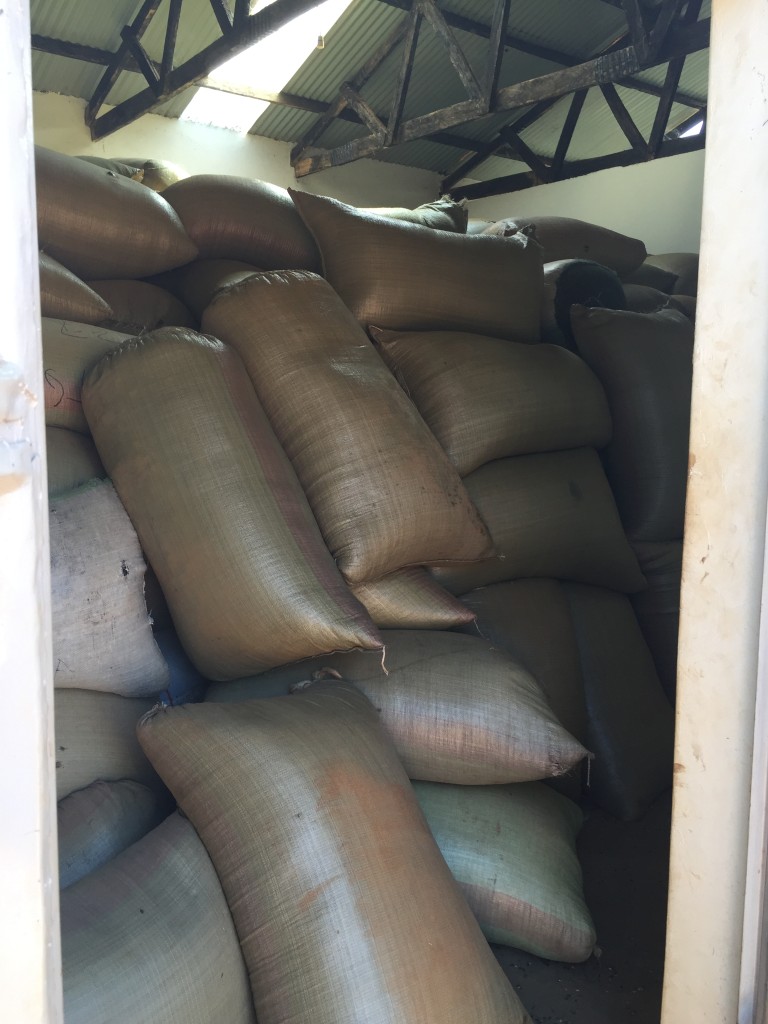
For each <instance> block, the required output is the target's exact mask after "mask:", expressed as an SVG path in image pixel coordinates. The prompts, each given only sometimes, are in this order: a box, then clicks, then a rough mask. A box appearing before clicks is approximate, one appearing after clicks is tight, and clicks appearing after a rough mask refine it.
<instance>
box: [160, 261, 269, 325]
mask: <svg viewBox="0 0 768 1024" xmlns="http://www.w3.org/2000/svg"><path fill="white" fill-rule="evenodd" d="M260 270H261V268H260V267H254V266H253V265H252V264H250V263H243V261H242V260H195V261H194V262H193V263H188V264H187V265H186V266H185V267H178V268H177V269H176V270H170V271H169V272H168V273H167V274H160V275H159V276H158V277H157V278H155V284H158V285H160V286H161V287H162V288H167V289H168V291H170V292H173V294H174V295H175V296H176V298H177V299H180V300H181V302H183V303H184V305H185V306H186V307H187V309H190V310H191V311H192V312H193V313H194V315H195V316H196V317H197V319H198V320H200V319H201V318H202V315H203V313H204V311H205V309H206V307H207V306H209V305H210V303H211V300H212V299H213V296H214V295H215V294H216V292H217V291H218V290H219V289H220V288H226V287H227V286H228V285H230V284H237V282H238V281H242V280H243V278H246V277H249V276H250V275H251V274H258V273H259V272H260Z"/></svg>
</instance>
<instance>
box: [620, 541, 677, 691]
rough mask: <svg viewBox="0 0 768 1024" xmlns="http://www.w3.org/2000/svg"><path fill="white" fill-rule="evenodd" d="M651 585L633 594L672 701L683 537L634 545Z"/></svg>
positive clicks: (645, 633)
mask: <svg viewBox="0 0 768 1024" xmlns="http://www.w3.org/2000/svg"><path fill="white" fill-rule="evenodd" d="M632 547H633V549H634V552H635V554H636V555H637V560H638V562H639V563H640V568H641V569H642V570H643V575H644V576H645V578H646V579H647V580H648V589H647V590H643V591H642V592H641V593H639V594H633V595H632V607H633V608H634V610H635V615H636V616H637V622H638V625H639V626H640V629H641V630H642V634H643V636H644V637H645V642H646V643H647V644H648V649H649V650H650V652H651V654H652V655H653V662H654V664H655V666H656V671H657V672H658V674H659V680H660V681H661V685H662V686H663V688H664V692H665V693H666V695H667V697H669V699H670V701H671V702H672V703H673V704H674V703H675V694H676V690H677V639H678V633H679V631H680V579H681V576H682V565H683V542H682V541H681V540H668V541H659V542H657V543H655V544H654V543H648V542H645V543H644V542H642V541H638V542H637V543H635V544H633V545H632Z"/></svg>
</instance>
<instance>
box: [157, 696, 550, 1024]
mask: <svg viewBox="0 0 768 1024" xmlns="http://www.w3.org/2000/svg"><path fill="white" fill-rule="evenodd" d="M139 738H140V741H141V743H142V745H143V747H144V749H145V750H146V751H147V753H148V755H149V756H150V757H151V758H152V760H153V762H154V764H155V765H156V767H157V768H158V770H159V771H160V772H161V774H162V775H163V777H164V778H165V779H166V781H167V782H168V783H169V785H170V787H171V789H172V791H173V792H174V795H175V796H176V798H177V800H178V802H179V805H180V807H181V809H182V810H183V811H184V813H185V814H186V815H187V816H188V817H189V819H190V820H191V822H192V824H193V825H194V827H195V829H196V831H197V833H198V834H199V835H200V837H201V838H202V840H203V842H204V843H205V846H206V848H207V850H208V852H209V854H210V856H211V859H212V861H213V863H214V866H215V868H216V873H217V875H218V877H219V879H220V881H221V884H222V888H223V890H224V893H225V895H226V897H227V902H228V904H229V906H230V908H231V909H232V916H233V919H234V922H235V927H236V929H237V933H238V936H239V939H240V945H241V948H242V950H243V955H244V958H245V961H246V964H247V967H248V972H249V977H250V982H251V990H252V993H253V1002H254V1006H255V1009H256V1015H257V1017H258V1020H259V1024H300V1022H304V1021H309V1020H311V1021H313V1024H360V1022H361V1021H366V1022H368V1024H466V1022H467V1021H483V1024H518V1022H526V1024H530V1017H529V1016H528V1015H527V1014H526V1012H525V1011H524V1010H523V1008H522V1006H521V1005H520V1003H519V1000H518V998H517V996H516V995H515V992H514V990H513V989H512V986H511V985H510V984H509V982H508V981H507V979H506V978H505V977H504V974H503V972H502V970H501V968H500V967H499V965H498V963H497V962H496V960H495V958H494V957H493V954H492V953H491V951H490V949H489V948H488V946H487V945H486V943H485V940H484V939H483V937H482V933H481V932H480V930H479V928H478V926H477V924H476V922H475V920H474V918H473V917H472V914H471V911H470V910H469V908H468V907H467V905H466V903H465V902H464V899H463V898H462V896H461V893H460V891H459V889H458V887H457V885H456V883H455V882H454V880H453V879H452V877H451V875H450V872H449V870H448V868H447V867H446V865H445V862H444V861H443V859H442V857H441V856H440V852H439V850H438V849H437V846H436V845H435V842H434V839H433V838H432V835H431V833H430V831H429V829H428V827H427V825H426V822H425V821H424V818H423V816H422V814H421V812H420V810H419V808H418V804H417V803H416V799H415V797H414V795H413V791H412V789H411V787H410V784H409V782H408V779H407V777H406V775H405V773H404V771H403V768H402V766H401V765H400V762H399V761H398V758H397V755H396V753H395V751H394V749H393V747H392V746H391V744H390V743H389V742H388V741H387V739H386V737H385V736H384V734H383V732H382V731H381V727H380V725H379V722H378V718H377V713H376V711H375V709H374V708H373V707H372V706H371V705H370V704H369V702H368V701H367V700H366V699H365V697H363V695H362V694H360V693H358V692H357V691H356V690H355V689H354V687H352V686H347V685H343V684H338V683H335V684H322V685H319V686H318V687H316V688H315V689H314V690H313V692H312V693H306V694H297V695H294V696H290V697H284V698H280V697H278V698H274V699H272V700H264V701H258V700H255V701H246V702H244V703H241V704H236V705H223V704H219V705H216V704H196V705H189V706H187V707H185V708H165V709H161V710H158V711H157V712H156V713H154V714H152V715H151V716H148V717H147V718H145V719H144V720H143V721H142V724H141V726H140V728H139ZM254 782H255V783H256V784H254Z"/></svg>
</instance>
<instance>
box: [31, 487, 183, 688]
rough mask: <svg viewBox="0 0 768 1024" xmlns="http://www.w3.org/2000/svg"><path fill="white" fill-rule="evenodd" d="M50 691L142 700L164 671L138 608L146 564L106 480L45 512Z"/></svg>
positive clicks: (161, 682)
mask: <svg viewBox="0 0 768 1024" xmlns="http://www.w3.org/2000/svg"><path fill="white" fill-rule="evenodd" d="M49 527H50V535H51V619H52V631H53V682H54V686H62V687H77V688H79V689H87V690H104V691H106V692H107V693H119V694H121V695H122V696H123V697H147V696H149V695H151V694H156V693H159V692H160V690H162V689H164V688H165V687H166V686H167V685H168V678H169V677H168V666H167V665H166V663H165V659H164V658H163V656H162V654H161V653H160V649H159V647H158V646H157V644H156V643H155V640H154V637H153V636H152V625H151V623H150V619H149V614H148V612H147V606H146V604H145V603H144V572H145V570H146V563H145V561H144V556H143V555H142V552H141V548H140V547H139V541H138V538H137V537H136V532H135V530H134V529H133V526H132V525H131V521H130V519H129V518H128V514H127V512H126V511H125V509H124V508H123V506H122V503H121V502H120V499H119V498H118V496H117V494H116V493H115V489H114V487H113V486H112V484H111V483H110V481H109V480H94V481H92V482H91V483H88V484H85V485H84V486H82V487H78V488H77V489H76V490H74V491H69V492H68V493H67V494H62V495H60V496H59V497H58V498H55V499H54V501H53V503H52V504H51V506H50V511H49Z"/></svg>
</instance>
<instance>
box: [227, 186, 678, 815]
mask: <svg viewBox="0 0 768 1024" xmlns="http://www.w3.org/2000/svg"><path fill="white" fill-rule="evenodd" d="M292 195H293V198H294V201H295V203H296V205H297V206H298V208H299V210H300V211H301V213H302V216H303V217H304V218H305V220H306V222H307V224H308V226H309V227H310V228H311V230H312V232H313V234H314V236H315V239H316V241H317V243H318V245H319V247H320V251H321V253H322V257H323V267H324V273H325V276H326V278H327V279H328V281H329V283H330V284H331V285H332V286H333V287H334V288H335V289H336V291H337V292H338V293H339V295H340V296H341V297H342V298H343V300H344V301H345V303H346V304H347V306H348V307H349V308H350V310H351V311H352V313H353V315H354V316H355V317H356V319H357V320H358V322H359V323H361V324H363V325H365V326H368V327H369V328H370V330H371V333H372V335H373V337H374V338H375V340H376V341H377V343H378V345H379V349H380V351H381V353H382V355H383V357H384V359H385V360H386V362H387V363H388V364H389V366H390V368H391V369H392V370H393V372H394V373H395V375H396V376H397V377H398V379H399V380H400V382H401V383H402V385H403V386H404V388H405V390H406V392H407V393H408V394H409V396H410V397H411V399H412V400H413V402H414V404H415V405H416V407H417V408H418V409H419V411H420V413H421V415H422V417H423V418H424V420H425V421H426V423H427V424H428V426H429V427H430V428H431V430H432V431H433V433H434V434H435V436H436V437H437V439H438V440H439V441H440V443H441V446H442V447H443V448H444V450H445V451H446V453H447V455H448V457H449V459H450V460H451V462H453V464H454V467H455V468H456V469H457V471H458V472H459V474H460V475H461V476H462V478H463V482H464V485H465V486H466V489H467V491H468V492H469V495H470V497H471V498H472V500H473V502H474V504H475V505H476V507H477V508H478V510H479V512H480V515H481V517H482V519H483V520H484V522H485V523H486V525H487V527H488V529H489V532H490V534H491V538H492V540H493V542H494V546H495V548H496V551H495V553H494V555H492V556H491V557H489V558H487V559H485V560H483V561H480V562H474V563H472V564H468V565H464V566H461V565H455V566H452V567H446V566H445V565H443V566H441V567H439V568H435V569H433V578H434V579H435V580H436V581H437V582H439V583H440V584H442V585H443V586H445V587H446V588H447V589H448V590H449V591H451V592H452V593H453V594H456V595H464V601H465V603H467V604H468V605H469V607H470V608H471V609H472V610H474V611H478V610H480V612H481V614H480V617H479V619H478V625H479V627H480V629H481V631H483V630H485V629H488V630H489V632H492V633H493V635H494V636H495V637H496V638H497V642H501V643H504V644H505V646H507V645H508V649H509V650H511V651H512V652H513V653H515V654H516V655H517V656H518V657H524V658H525V659H526V663H527V664H528V666H529V667H533V666H534V665H535V664H538V665H544V666H545V667H546V666H547V658H546V657H545V655H544V653H543V652H544V651H545V650H546V648H547V647H550V646H551V645H552V644H554V645H555V646H558V647H561V646H563V644H564V643H569V644H571V648H570V651H569V653H568V654H567V655H566V656H565V657H563V658H562V660H561V663H560V665H554V666H551V665H550V667H549V670H548V671H545V674H544V676H543V677H542V678H540V681H541V682H542V683H543V684H544V685H546V686H547V688H548V689H547V696H548V697H549V699H550V701H551V702H552V704H553V707H554V709H555V711H556V713H558V714H559V715H560V714H563V715H565V716H567V718H568V722H569V725H572V728H573V729H574V731H575V730H579V731H578V732H576V735H577V737H578V738H579V739H580V740H582V742H584V743H585V745H586V746H588V747H590V748H591V749H592V750H593V751H594V753H595V755H596V758H595V763H594V766H593V769H592V796H593V797H594V798H595V799H596V800H597V801H599V802H600V803H601V804H602V806H604V807H606V808H607V809H608V810H610V811H611V812H612V813H615V814H617V815H619V816H621V817H623V818H632V817H637V816H638V815H640V814H641V813H642V812H643V810H644V809H645V807H646V806H647V804H648V803H649V802H650V801H651V800H653V799H654V798H655V797H656V796H658V795H659V794H660V793H661V792H662V791H663V790H664V789H665V788H666V787H667V786H668V785H669V782H670V770H671V760H670V757H671V724H672V718H671V709H670V708H669V707H668V705H667V704H666V702H664V698H663V694H662V693H661V691H660V687H659V682H658V678H657V677H656V674H655V672H654V670H653V664H652V663H650V664H648V665H646V666H645V667H646V668H647V669H648V671H647V672H645V673H642V674H638V673H635V674H634V675H633V674H632V673H628V674H626V680H627V681H626V684H625V685H624V686H623V688H622V691H621V699H620V701H618V702H614V704H613V705H611V704H610V702H605V701H603V703H602V704H600V702H599V701H598V702H595V701H591V700H590V698H589V696H588V694H587V695H586V698H585V693H586V690H585V685H586V686H588V685H589V680H586V681H585V682H582V679H581V675H580V673H578V672H573V671H572V670H569V671H567V672H566V674H565V675H563V676H560V671H561V669H562V665H566V664H567V665H570V666H573V665H574V664H575V662H578V663H580V664H581V667H582V672H584V671H585V663H588V660H589V655H588V651H587V649H586V648H585V647H582V645H580V644H579V643H578V638H577V637H576V636H575V634H574V632H573V630H571V631H570V632H569V635H568V638H567V639H565V638H562V637H561V636H560V635H558V633H557V632H556V631H555V630H554V629H553V627H552V624H551V622H550V618H555V617H554V616H550V608H552V607H553V605H555V606H557V607H558V608H560V609H562V608H563V607H568V605H567V603H566V597H565V595H564V594H563V593H562V591H561V589H560V588H561V583H560V582H554V581H569V582H570V581H573V582H575V583H579V584H585V585H588V586H591V587H595V588H602V589H604V590H606V592H609V593H610V594H611V595H612V596H613V598H614V599H615V601H616V602H618V603H620V604H622V606H623V605H624V604H625V603H627V602H628V599H627V597H626V596H625V595H627V594H631V593H635V592H638V591H640V590H642V589H643V588H644V587H645V585H646V584H645V580H644V578H643V574H642V572H641V570H640V567H639V566H638V561H637V557H636V556H635V554H634V553H633V551H632V549H631V547H630V545H629V543H628V541H627V538H626V535H625V533H624V530H623V527H622V524H621V521H620V518H619V515H618V511H617V508H616V503H615V500H614V497H613V494H612V491H611V488H610V485H609V483H608V481H607V479H606V476H605V472H604V470H603V468H602V465H601V462H600V458H599V456H598V454H597V449H598V448H603V447H604V446H605V445H606V444H607V443H608V441H609V440H610V436H611V419H610V413H609V409H608V404H607V402H606V398H605V394H604V391H603V389H602V387H601V385H600V382H599V381H598V379H597V378H596V377H595V375H594V374H593V373H592V372H591V371H590V370H589V369H588V367H587V366H586V365H585V364H584V362H583V361H582V360H581V359H579V358H578V357H577V356H576V355H574V354H572V353H569V352H566V351H564V350H563V349H562V348H561V347H555V346H550V345H543V344H540V343H538V342H539V329H540V308H541V296H542V263H541V259H542V257H541V252H540V250H539V248H538V247H537V246H536V245H534V244H533V243H532V242H531V241H530V239H529V238H528V237H527V236H526V235H525V234H521V233H518V234H515V235H512V236H509V237H503V236H498V235H497V236H493V235H491V236H489V235H479V236H477V235H476V236H469V237H464V238H457V237H455V236H450V235H445V236H442V235H441V236H437V235H435V234H434V233H433V234H431V235H430V234H429V233H427V232H424V231H419V230H418V229H416V228H406V227H405V226H400V225H394V224H385V223H383V222H381V221H380V220H377V221H375V222H374V221H373V219H372V218H364V217H362V216H360V215H359V214H358V213H356V212H355V211H354V210H352V209H350V208H348V207H344V206H343V204H340V203H337V202H334V201H332V200H327V199H322V198H319V197H314V196H309V195H306V194H301V193H292ZM636 248H637V249H638V251H637V252H635V253H634V255H633V256H632V260H633V261H634V263H635V264H636V263H637V262H639V260H641V259H642V256H643V254H644V249H643V248H642V247H636ZM630 262H631V261H630ZM614 263H615V265H616V266H617V267H621V266H622V264H621V262H620V261H619V260H615V261H614ZM215 310H216V304H214V306H213V307H212V309H211V312H212V313H214V312H215ZM372 325H375V328H374V327H373V326H372ZM211 329H214V327H213V326H212V327H211ZM470 332H471V333H470ZM530 580H537V581H541V580H545V581H552V582H550V583H549V584H548V585H545V587H544V589H542V588H541V584H540V583H536V584H528V587H529V588H530V590H531V597H530V599H529V598H526V597H523V598H522V599H521V600H518V599H516V598H515V599H511V598H510V591H511V587H510V583H514V587H515V588H516V589H515V595H518V594H521V592H524V591H525V589H526V584H525V583H524V582H523V581H530ZM477 588H482V589H477ZM470 592H472V596H471V597H469V598H468V597H467V596H466V595H468V594H469V593H470ZM554 594H556V595H557V597H555V596H553V595H554ZM478 601H480V602H481V603H480V604H478ZM527 602H530V608H535V609H536V610H537V612H538V614H539V616H540V622H539V623H538V624H536V625H534V626H532V625H531V624H530V615H529V616H528V619H527V621H528V626H527V627H526V628H525V629H522V628H519V627H518V626H517V625H516V622H517V616H518V615H519V608H520V606H521V604H523V605H524V604H526V603H527ZM630 611H631V609H630ZM566 614H567V615H568V614H570V613H569V612H567V613H566ZM635 628H636V623H635ZM523 634H527V635H528V637H529V638H532V637H537V638H539V641H540V645H539V651H538V653H537V651H536V650H535V649H534V648H535V646H536V645H535V644H534V643H533V642H532V641H530V642H528V643H527V644H526V643H524V640H523V639H521V636H522V635H523ZM634 639H635V638H634V636H632V637H630V640H632V641H634ZM640 642H641V643H642V637H640ZM631 646H632V644H631V643H630V644H629V645H628V648H627V649H628V650H629V648H630V647H631ZM526 648H527V649H526ZM586 667H587V668H588V667H589V665H588V664H587V666H586ZM612 671H613V675H612V676H611V677H610V678H609V679H606V680H605V683H606V685H608V684H609V683H610V682H611V681H613V682H614V684H615V679H616V677H617V676H618V678H621V679H623V678H624V676H625V674H624V673H623V671H622V666H621V663H620V659H619V661H617V662H614V665H613V669H612ZM574 688H575V689H576V695H574V696H571V694H572V693H573V690H574ZM614 690H615V685H614ZM585 699H586V708H585V703H584V702H585ZM606 703H607V706H605V705H606ZM561 709H562V710H561ZM598 712H599V713H598ZM633 716H634V718H633V724H634V728H635V729H636V731H637V734H638V735H639V736H640V737H645V738H646V740H647V744H648V749H647V750H644V751H643V752H642V756H641V757H640V760H639V763H636V762H637V758H636V757H635V755H634V751H633V752H631V755H632V756H630V758H629V761H628V763H627V764H626V765H623V764H622V762H621V757H620V751H619V750H618V749H616V748H618V747H619V746H620V744H621V742H622V740H623V732H624V730H625V723H626V720H627V719H628V718H632V717H633ZM614 719H615V721H614ZM660 721H661V722H662V723H664V725H662V726H660V725H659V722H660ZM665 725H668V726H669V730H668V731H667V730H666V729H665V727H664V726H665ZM660 733H661V739H660V738H659V734H660ZM667 740H669V742H667ZM614 764H619V765H620V768H619V769H618V770H613V768H612V767H611V766H612V765H614ZM644 765H645V772H643V766H644ZM638 775H639V776H640V777H642V779H643V780H644V782H645V786H644V787H640V786H638V785H637V776H638ZM576 788H577V787H576ZM571 792H572V795H575V793H574V790H573V789H572V790H571Z"/></svg>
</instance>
